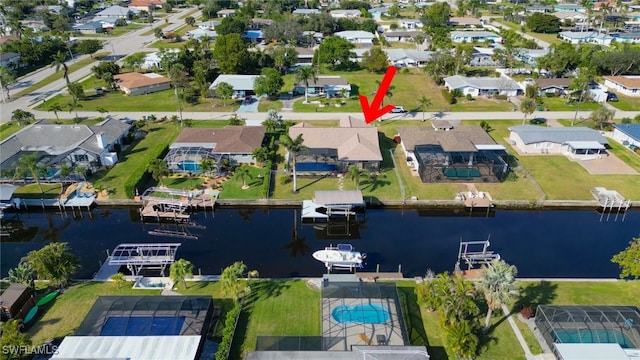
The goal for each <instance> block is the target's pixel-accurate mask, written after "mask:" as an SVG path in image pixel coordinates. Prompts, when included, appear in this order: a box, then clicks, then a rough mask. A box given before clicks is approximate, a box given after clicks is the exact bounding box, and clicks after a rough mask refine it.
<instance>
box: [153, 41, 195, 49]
mask: <svg viewBox="0 0 640 360" xmlns="http://www.w3.org/2000/svg"><path fill="white" fill-rule="evenodd" d="M186 43H187V42H186V41H184V40H183V41H175V40H168V39H161V40H157V41H155V42H153V43H151V44H150V45H149V47H152V48H158V49H162V48H166V49H181V48H182V47H183V46H184V44H186Z"/></svg>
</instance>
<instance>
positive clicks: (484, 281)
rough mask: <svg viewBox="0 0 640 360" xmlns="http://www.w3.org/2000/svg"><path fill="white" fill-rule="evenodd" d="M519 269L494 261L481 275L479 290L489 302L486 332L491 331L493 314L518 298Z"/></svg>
mask: <svg viewBox="0 0 640 360" xmlns="http://www.w3.org/2000/svg"><path fill="white" fill-rule="evenodd" d="M517 273H518V269H516V267H515V266H514V265H509V264H507V263H506V262H504V261H503V260H499V259H496V260H493V261H492V262H491V263H490V264H489V266H485V267H484V271H483V272H482V274H481V275H480V281H479V282H478V288H479V289H480V291H482V292H483V293H484V297H485V299H486V300H487V307H488V310H487V317H486V319H485V321H484V331H485V332H486V331H487V330H488V329H489V321H490V320H491V312H492V311H493V310H498V309H500V307H501V306H502V304H504V303H507V302H509V301H511V300H513V299H515V298H516V297H517V296H518V285H517V284H516V274H517Z"/></svg>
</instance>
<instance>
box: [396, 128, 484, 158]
mask: <svg viewBox="0 0 640 360" xmlns="http://www.w3.org/2000/svg"><path fill="white" fill-rule="evenodd" d="M398 134H399V135H400V138H401V139H402V143H403V144H404V146H405V148H406V149H407V150H413V149H414V148H415V147H416V146H417V145H440V146H441V147H442V149H443V150H444V151H447V152H455V151H465V152H476V151H478V149H477V147H476V145H493V144H495V143H496V142H495V141H494V140H493V139H492V138H491V136H489V135H488V134H487V132H486V131H485V130H484V129H483V128H481V127H480V126H456V127H454V128H450V129H449V130H447V131H442V130H437V129H435V128H434V127H432V126H399V127H398Z"/></svg>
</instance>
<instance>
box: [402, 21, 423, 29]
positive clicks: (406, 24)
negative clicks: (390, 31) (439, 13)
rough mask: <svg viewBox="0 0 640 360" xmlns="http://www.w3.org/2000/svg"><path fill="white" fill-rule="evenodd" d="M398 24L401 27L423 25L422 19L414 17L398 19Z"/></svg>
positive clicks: (419, 26) (412, 27)
mask: <svg viewBox="0 0 640 360" xmlns="http://www.w3.org/2000/svg"><path fill="white" fill-rule="evenodd" d="M398 26H399V27H400V28H402V29H409V30H412V29H417V28H421V27H423V26H424V24H422V21H420V20H415V19H400V20H398Z"/></svg>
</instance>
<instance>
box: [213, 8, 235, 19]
mask: <svg viewBox="0 0 640 360" xmlns="http://www.w3.org/2000/svg"><path fill="white" fill-rule="evenodd" d="M216 14H218V17H221V18H226V17H232V16H234V15H235V14H236V11H235V10H234V9H222V10H220V11H218V12H217V13H216Z"/></svg>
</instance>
